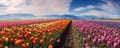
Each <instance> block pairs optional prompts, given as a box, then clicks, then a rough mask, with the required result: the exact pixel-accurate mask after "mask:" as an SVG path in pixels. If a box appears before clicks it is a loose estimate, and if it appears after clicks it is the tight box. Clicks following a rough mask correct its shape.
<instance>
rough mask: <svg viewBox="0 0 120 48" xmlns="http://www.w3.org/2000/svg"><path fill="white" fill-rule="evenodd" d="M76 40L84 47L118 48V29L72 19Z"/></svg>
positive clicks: (119, 36) (119, 45) (119, 37)
mask: <svg viewBox="0 0 120 48" xmlns="http://www.w3.org/2000/svg"><path fill="white" fill-rule="evenodd" d="M73 25H74V26H75V27H77V28H76V29H78V36H77V38H78V40H79V41H78V42H79V45H80V47H81V48H82V47H84V48H93V47H94V48H120V30H118V29H115V28H109V27H107V26H101V25H98V24H95V23H90V22H88V21H82V20H73Z"/></svg>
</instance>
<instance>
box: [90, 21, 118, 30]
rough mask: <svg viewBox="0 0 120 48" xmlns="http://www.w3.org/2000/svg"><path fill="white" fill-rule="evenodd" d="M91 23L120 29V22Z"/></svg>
mask: <svg viewBox="0 0 120 48" xmlns="http://www.w3.org/2000/svg"><path fill="white" fill-rule="evenodd" d="M90 22H93V23H97V24H100V25H106V26H109V27H114V28H119V29H120V22H110V21H90Z"/></svg>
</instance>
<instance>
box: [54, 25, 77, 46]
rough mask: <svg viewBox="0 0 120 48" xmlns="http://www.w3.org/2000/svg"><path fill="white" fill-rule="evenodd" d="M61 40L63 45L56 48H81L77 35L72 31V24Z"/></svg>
mask: <svg viewBox="0 0 120 48" xmlns="http://www.w3.org/2000/svg"><path fill="white" fill-rule="evenodd" d="M61 38H62V39H61V40H62V43H61V44H60V45H59V46H56V47H55V48H79V47H78V45H77V41H76V38H75V34H74V32H73V30H72V24H70V25H69V26H68V27H67V29H66V31H65V32H64V33H63V35H62V37H61Z"/></svg>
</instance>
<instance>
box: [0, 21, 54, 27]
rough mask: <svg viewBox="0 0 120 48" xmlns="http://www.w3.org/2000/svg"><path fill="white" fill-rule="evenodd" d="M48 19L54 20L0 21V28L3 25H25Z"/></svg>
mask: <svg viewBox="0 0 120 48" xmlns="http://www.w3.org/2000/svg"><path fill="white" fill-rule="evenodd" d="M50 21H55V20H27V21H12V22H0V28H2V27H4V26H14V25H25V24H34V23H43V22H50Z"/></svg>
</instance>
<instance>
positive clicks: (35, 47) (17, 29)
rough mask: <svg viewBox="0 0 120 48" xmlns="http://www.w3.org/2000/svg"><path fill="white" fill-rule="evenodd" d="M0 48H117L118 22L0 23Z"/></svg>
mask: <svg viewBox="0 0 120 48" xmlns="http://www.w3.org/2000/svg"><path fill="white" fill-rule="evenodd" d="M0 48H120V22H119V21H103V20H102V21H88V20H68V19H66V20H26V21H7V22H5V21H1V22H0Z"/></svg>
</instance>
